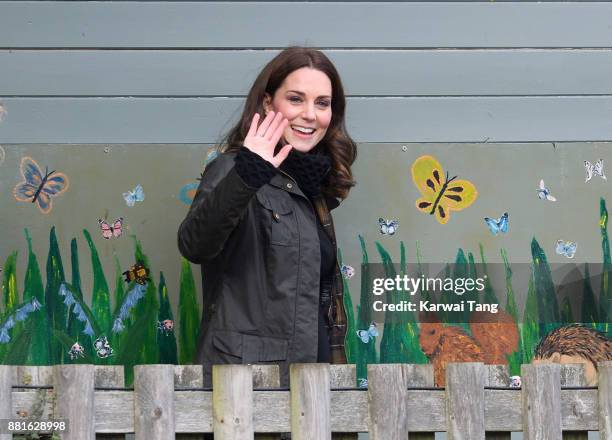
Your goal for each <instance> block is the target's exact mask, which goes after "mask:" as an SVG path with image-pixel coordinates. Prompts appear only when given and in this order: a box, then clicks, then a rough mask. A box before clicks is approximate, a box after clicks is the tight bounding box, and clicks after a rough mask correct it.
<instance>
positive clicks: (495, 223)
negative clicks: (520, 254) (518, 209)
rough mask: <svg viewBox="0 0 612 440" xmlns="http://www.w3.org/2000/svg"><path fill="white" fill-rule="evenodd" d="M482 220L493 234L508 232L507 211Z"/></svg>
mask: <svg viewBox="0 0 612 440" xmlns="http://www.w3.org/2000/svg"><path fill="white" fill-rule="evenodd" d="M484 221H485V223H486V224H487V226H488V227H489V230H490V231H491V233H492V234H493V235H497V234H498V233H500V232H503V233H504V234H505V233H506V232H508V225H509V223H508V213H507V212H504V215H502V216H501V217H500V218H498V219H494V218H489V217H485V219H484Z"/></svg>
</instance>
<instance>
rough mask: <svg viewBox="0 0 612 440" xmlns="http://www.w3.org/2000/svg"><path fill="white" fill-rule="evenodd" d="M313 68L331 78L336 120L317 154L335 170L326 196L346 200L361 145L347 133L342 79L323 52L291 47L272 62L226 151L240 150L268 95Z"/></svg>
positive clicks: (248, 100) (248, 101)
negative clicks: (298, 72)
mask: <svg viewBox="0 0 612 440" xmlns="http://www.w3.org/2000/svg"><path fill="white" fill-rule="evenodd" d="M303 67H310V68H312V69H316V70H319V71H321V72H323V73H325V74H326V75H327V77H328V78H329V80H330V81H331V85H332V101H331V106H332V119H331V122H330V124H329V127H328V129H327V132H326V133H325V137H324V138H323V139H321V141H320V142H319V144H318V145H317V146H316V147H315V148H314V149H313V152H315V153H319V154H325V155H327V156H329V158H330V159H331V162H332V170H331V172H330V175H329V178H328V179H327V182H326V184H325V187H324V188H323V194H325V195H327V196H331V197H337V198H341V199H345V198H346V197H347V196H348V193H349V190H350V188H351V187H352V186H354V185H355V181H354V180H353V173H352V172H351V165H352V164H353V162H355V159H356V158H357V145H356V144H355V142H354V141H353V140H352V139H351V137H350V136H349V135H348V133H347V132H346V126H345V122H344V113H345V107H346V100H345V98H344V88H343V87H342V82H341V81H340V76H339V75H338V72H337V71H336V68H335V67H334V65H333V64H332V62H331V61H330V60H329V58H327V56H325V54H323V52H321V51H319V50H316V49H311V48H306V47H299V46H291V47H288V48H286V49H284V50H283V51H282V52H280V53H279V54H278V55H277V56H276V57H274V59H272V61H270V62H269V63H268V64H266V66H265V67H264V68H263V70H262V71H261V72H260V73H259V75H258V76H257V79H255V82H254V83H253V85H252V86H251V90H250V91H249V94H248V95H247V98H246V102H245V104H244V110H243V112H242V116H241V117H240V120H239V121H238V123H237V124H236V125H235V126H234V127H233V128H232V129H231V130H230V131H229V132H228V133H227V135H226V136H225V137H224V138H223V140H222V142H221V145H222V148H223V150H224V151H232V150H237V149H239V148H240V147H241V146H242V142H243V141H244V138H245V137H246V135H247V132H248V131H249V127H250V126H251V120H252V119H253V115H254V114H255V113H259V114H260V115H261V116H263V115H264V108H263V100H264V96H265V94H266V93H268V94H269V95H270V96H272V97H273V96H274V93H275V92H276V90H277V89H278V88H279V87H280V86H281V84H282V83H283V81H284V80H285V78H286V77H287V76H288V75H289V74H290V73H292V72H293V71H295V70H297V69H301V68H303Z"/></svg>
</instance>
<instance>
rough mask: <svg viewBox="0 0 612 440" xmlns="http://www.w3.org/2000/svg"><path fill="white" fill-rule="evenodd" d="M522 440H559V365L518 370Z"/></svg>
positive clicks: (534, 366)
mask: <svg viewBox="0 0 612 440" xmlns="http://www.w3.org/2000/svg"><path fill="white" fill-rule="evenodd" d="M521 381H522V387H521V388H522V400H523V435H524V438H525V440H561V438H562V434H561V368H560V365H559V364H528V365H525V364H524V365H522V367H521Z"/></svg>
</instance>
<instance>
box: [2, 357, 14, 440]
mask: <svg viewBox="0 0 612 440" xmlns="http://www.w3.org/2000/svg"><path fill="white" fill-rule="evenodd" d="M12 386H13V366H12V365H0V419H15V417H14V416H13V390H12ZM12 438H13V435H12V434H0V440H12Z"/></svg>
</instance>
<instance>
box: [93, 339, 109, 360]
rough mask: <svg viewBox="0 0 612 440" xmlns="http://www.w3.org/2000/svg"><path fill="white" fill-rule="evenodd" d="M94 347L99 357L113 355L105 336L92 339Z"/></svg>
mask: <svg viewBox="0 0 612 440" xmlns="http://www.w3.org/2000/svg"><path fill="white" fill-rule="evenodd" d="M94 348H95V350H96V354H97V355H98V357H99V358H102V359H104V358H107V357H109V356H112V355H113V349H112V348H111V346H110V344H109V343H108V339H106V336H100V337H99V338H98V339H96V340H95V341H94Z"/></svg>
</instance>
